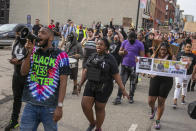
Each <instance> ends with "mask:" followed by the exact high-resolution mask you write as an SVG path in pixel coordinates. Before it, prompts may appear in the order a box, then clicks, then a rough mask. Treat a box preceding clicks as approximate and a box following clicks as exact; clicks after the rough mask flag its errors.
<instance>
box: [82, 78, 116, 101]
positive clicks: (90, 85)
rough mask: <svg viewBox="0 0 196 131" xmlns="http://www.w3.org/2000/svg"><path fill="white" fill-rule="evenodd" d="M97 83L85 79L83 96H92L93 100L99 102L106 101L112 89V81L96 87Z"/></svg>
mask: <svg viewBox="0 0 196 131" xmlns="http://www.w3.org/2000/svg"><path fill="white" fill-rule="evenodd" d="M97 85H98V84H97V83H95V82H92V81H87V83H86V86H85V89H84V93H83V96H90V97H94V98H95V101H97V102H100V103H107V101H108V99H109V97H110V95H111V94H112V91H113V82H110V83H107V84H104V85H103V86H102V87H97Z"/></svg>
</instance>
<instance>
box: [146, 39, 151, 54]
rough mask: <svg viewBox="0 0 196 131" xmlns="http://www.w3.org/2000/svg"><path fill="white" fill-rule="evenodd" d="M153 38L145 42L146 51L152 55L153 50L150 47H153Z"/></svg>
mask: <svg viewBox="0 0 196 131" xmlns="http://www.w3.org/2000/svg"><path fill="white" fill-rule="evenodd" d="M152 42H153V41H152V40H149V39H148V40H146V43H145V46H144V47H145V53H148V52H150V55H152V54H153V51H152V50H150V49H149V48H150V47H152Z"/></svg>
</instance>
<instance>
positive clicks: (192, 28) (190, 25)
mask: <svg viewBox="0 0 196 131" xmlns="http://www.w3.org/2000/svg"><path fill="white" fill-rule="evenodd" d="M184 31H186V32H193V33H194V32H196V22H186V23H185V26H184Z"/></svg>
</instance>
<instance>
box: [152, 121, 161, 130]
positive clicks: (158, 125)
mask: <svg viewBox="0 0 196 131" xmlns="http://www.w3.org/2000/svg"><path fill="white" fill-rule="evenodd" d="M154 128H155V129H156V130H160V129H161V125H160V121H159V120H156V122H155V125H154Z"/></svg>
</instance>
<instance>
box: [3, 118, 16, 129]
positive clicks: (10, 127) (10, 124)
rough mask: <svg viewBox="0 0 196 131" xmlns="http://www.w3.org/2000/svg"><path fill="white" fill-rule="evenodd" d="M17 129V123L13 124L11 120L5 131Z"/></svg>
mask: <svg viewBox="0 0 196 131" xmlns="http://www.w3.org/2000/svg"><path fill="white" fill-rule="evenodd" d="M18 127H19V124H18V122H13V121H12V120H11V121H10V122H9V124H8V125H7V126H6V127H5V131H10V130H11V129H16V128H18Z"/></svg>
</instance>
